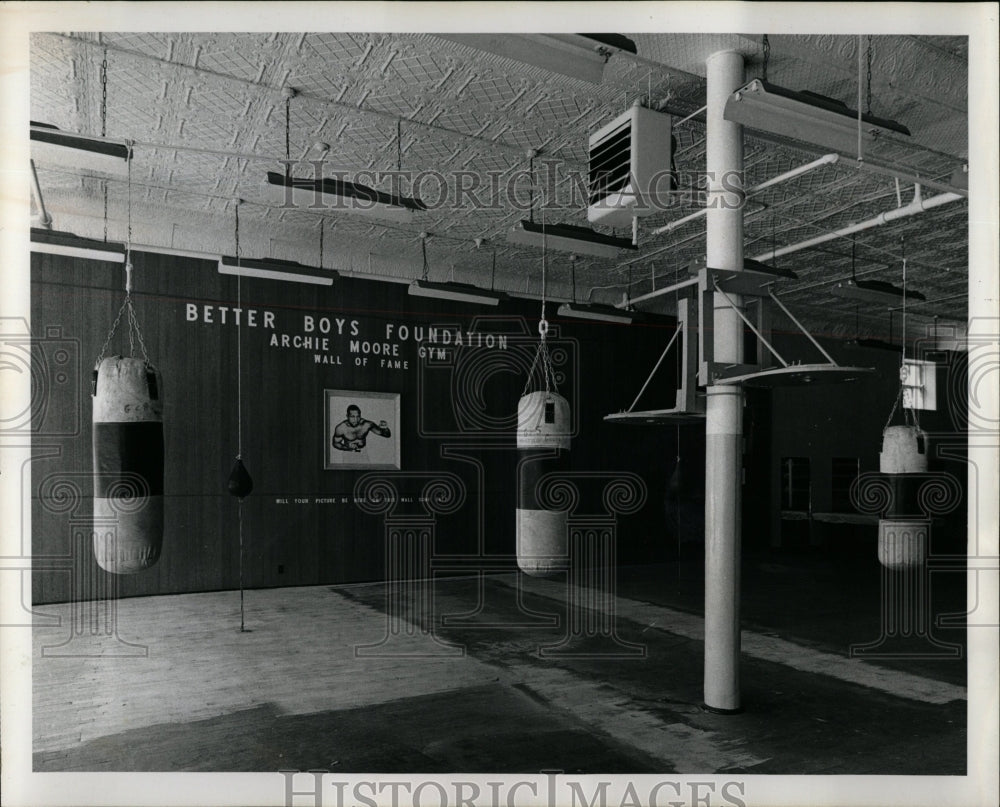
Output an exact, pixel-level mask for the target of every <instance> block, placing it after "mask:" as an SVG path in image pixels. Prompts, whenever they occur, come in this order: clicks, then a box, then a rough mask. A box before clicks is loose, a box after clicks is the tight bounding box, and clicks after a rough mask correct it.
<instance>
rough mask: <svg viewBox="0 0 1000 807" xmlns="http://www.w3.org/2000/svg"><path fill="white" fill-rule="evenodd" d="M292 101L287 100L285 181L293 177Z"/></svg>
mask: <svg viewBox="0 0 1000 807" xmlns="http://www.w3.org/2000/svg"><path fill="white" fill-rule="evenodd" d="M291 118H292V99H291V98H286V99H285V179H289V178H290V177H291V175H292V150H291V145H290V144H291V128H292V121H291Z"/></svg>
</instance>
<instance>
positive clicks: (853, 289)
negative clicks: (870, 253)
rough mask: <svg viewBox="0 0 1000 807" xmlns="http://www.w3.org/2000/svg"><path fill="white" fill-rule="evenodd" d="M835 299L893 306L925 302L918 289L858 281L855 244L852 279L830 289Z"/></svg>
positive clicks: (852, 257)
mask: <svg viewBox="0 0 1000 807" xmlns="http://www.w3.org/2000/svg"><path fill="white" fill-rule="evenodd" d="M830 293H831V294H832V295H833V296H834V297H841V298H843V299H845V300H857V301H859V302H863V303H876V304H880V305H886V306H893V305H899V304H901V303H903V302H914V301H915V302H923V301H925V300H926V299H927V298H926V297H924V295H923V294H921V293H920V292H919V291H917V290H916V289H911V288H905V289H904V288H900V287H899V286H894V285H893V284H892V283H889V282H887V281H884V280H858V279H857V277H856V276H855V255H854V244H853V242H852V244H851V277H850V278H849V279H848V280H842V281H840V282H839V283H838V284H837V285H836V286H834V287H832V288H831V289H830Z"/></svg>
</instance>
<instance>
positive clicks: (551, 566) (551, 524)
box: [517, 392, 570, 576]
mask: <svg viewBox="0 0 1000 807" xmlns="http://www.w3.org/2000/svg"><path fill="white" fill-rule="evenodd" d="M569 436H570V417H569V402H567V400H566V399H565V398H563V397H562V396H561V395H558V394H557V393H554V392H530V393H528V394H527V395H523V396H522V397H521V399H520V400H519V401H518V402H517V453H518V493H517V565H518V566H519V567H520V568H521V571H522V572H525V573H526V574H532V575H539V576H544V575H547V574H552V573H554V572H556V571H559V570H562V569H566V568H567V566H568V561H569V557H568V555H569V548H568V540H569V539H568V536H567V527H566V516H567V514H566V511H565V510H547V509H544V508H543V507H542V506H541V504H540V503H539V501H538V483H539V481H540V480H541V478H542V477H543V476H545V474H548V473H551V472H553V471H560V470H565V469H566V468H567V467H568V465H569Z"/></svg>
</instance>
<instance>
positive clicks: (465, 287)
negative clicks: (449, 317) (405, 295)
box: [410, 280, 507, 305]
mask: <svg viewBox="0 0 1000 807" xmlns="http://www.w3.org/2000/svg"><path fill="white" fill-rule="evenodd" d="M410 295H411V296H412V297H432V298H434V299H435V300H452V301H454V302H458V303H476V304H478V305H497V304H498V303H499V302H500V301H501V300H505V299H507V295H506V294H503V293H502V292H497V291H488V290H487V289H481V288H479V286H473V285H471V284H469V283H431V282H430V281H429V280H414V281H413V282H412V283H411V284H410Z"/></svg>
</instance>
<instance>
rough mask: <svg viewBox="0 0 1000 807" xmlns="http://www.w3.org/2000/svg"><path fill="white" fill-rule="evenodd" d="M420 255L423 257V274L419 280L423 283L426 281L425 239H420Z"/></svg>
mask: <svg viewBox="0 0 1000 807" xmlns="http://www.w3.org/2000/svg"><path fill="white" fill-rule="evenodd" d="M420 254H421V255H422V256H423V259H424V270H423V274H422V275H421V276H420V279H421V280H423V281H426V280H427V239H426V238H421V239H420Z"/></svg>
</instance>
